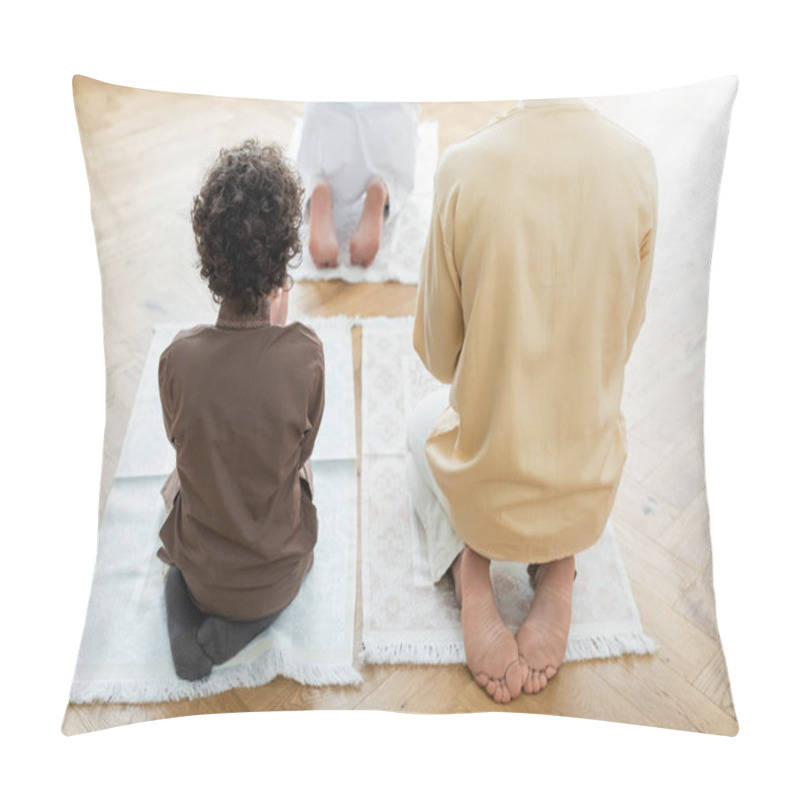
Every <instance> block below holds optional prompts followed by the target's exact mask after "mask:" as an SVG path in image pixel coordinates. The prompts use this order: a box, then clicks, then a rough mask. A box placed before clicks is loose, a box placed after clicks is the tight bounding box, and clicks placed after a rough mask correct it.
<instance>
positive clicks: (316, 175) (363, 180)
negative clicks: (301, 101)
mask: <svg viewBox="0 0 800 800" xmlns="http://www.w3.org/2000/svg"><path fill="white" fill-rule="evenodd" d="M418 121H419V105H418V104H417V103H306V108H305V115H304V118H303V131H302V138H301V141H300V148H299V151H298V155H297V167H298V170H299V171H300V174H301V176H302V178H303V183H304V185H305V187H306V192H307V196H308V197H309V204H308V205H309V251H310V253H311V258H312V260H313V261H314V263H315V264H316V266H317V267H320V268H324V267H335V266H336V265H337V263H338V260H339V240H338V235H337V234H344V233H345V232H347V230H348V227H350V225H349V223H350V222H351V221H354V220H355V218H356V217H357V215H358V214H359V212H360V218H358V224H357V225H356V226H355V230H354V231H353V233H352V235H351V236H350V263H351V264H354V265H359V266H363V267H368V266H369V265H370V264H372V262H373V261H374V260H375V256H376V255H377V253H378V250H379V248H380V243H381V233H382V231H383V224H384V222H385V221H386V220H387V219H388V218H389V216H390V215H393V214H396V213H397V211H398V210H399V209H400V207H401V206H402V204H403V201H404V200H405V199H406V198H407V197H408V195H409V194H410V193H411V191H412V189H413V188H414V166H415V160H416V152H417V124H418Z"/></svg>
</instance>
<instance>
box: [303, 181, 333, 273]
mask: <svg viewBox="0 0 800 800" xmlns="http://www.w3.org/2000/svg"><path fill="white" fill-rule="evenodd" d="M309 215H310V220H309V231H308V251H309V252H310V253H311V258H312V259H313V261H314V263H315V264H316V265H317V267H335V266H336V264H337V262H338V260H339V242H338V240H337V239H336V228H335V227H334V224H333V199H332V197H331V190H330V187H329V186H328V184H327V183H318V184H317V185H316V186H315V187H314V191H313V192H311V200H310V202H309Z"/></svg>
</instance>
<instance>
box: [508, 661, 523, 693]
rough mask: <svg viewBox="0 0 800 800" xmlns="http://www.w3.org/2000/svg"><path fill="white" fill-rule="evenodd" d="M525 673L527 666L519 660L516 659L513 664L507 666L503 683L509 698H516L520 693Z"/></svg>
mask: <svg viewBox="0 0 800 800" xmlns="http://www.w3.org/2000/svg"><path fill="white" fill-rule="evenodd" d="M527 671H528V669H527V664H525V662H524V661H522V660H521V659H518V660H517V661H515V662H514V663H513V664H509V666H508V668H507V669H506V674H505V683H506V686H507V687H508V691H509V693H510V697H512V698H513V697H517V696H518V695H519V693H520V692H521V691H522V684H523V682H524V681H525V676H526V673H527Z"/></svg>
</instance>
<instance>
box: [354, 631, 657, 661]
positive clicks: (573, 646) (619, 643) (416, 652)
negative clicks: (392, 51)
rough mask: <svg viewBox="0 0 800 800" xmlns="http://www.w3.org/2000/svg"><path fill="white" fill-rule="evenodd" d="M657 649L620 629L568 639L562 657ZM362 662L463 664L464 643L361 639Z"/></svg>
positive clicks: (577, 658)
mask: <svg viewBox="0 0 800 800" xmlns="http://www.w3.org/2000/svg"><path fill="white" fill-rule="evenodd" d="M657 649H658V647H657V645H656V643H655V642H654V641H653V640H652V639H651V638H650V637H649V636H645V635H644V634H643V633H636V632H631V633H619V634H609V635H603V636H587V637H582V638H580V639H575V640H573V639H570V640H569V642H568V643H567V652H566V655H565V656H564V661H588V660H590V659H593V658H616V657H618V656H623V655H626V654H627V653H633V654H636V655H650V654H652V653H655V651H656V650H657ZM360 661H361V663H362V664H464V663H465V662H466V658H465V655H464V645H463V644H461V643H455V642H440V643H432V642H424V643H419V642H418V643H409V642H390V643H380V644H379V643H376V642H364V643H362V645H361V654H360Z"/></svg>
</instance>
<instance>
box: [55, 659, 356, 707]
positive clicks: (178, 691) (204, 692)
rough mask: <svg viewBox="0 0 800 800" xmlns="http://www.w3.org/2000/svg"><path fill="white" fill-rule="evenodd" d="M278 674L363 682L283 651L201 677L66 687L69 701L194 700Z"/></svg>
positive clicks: (346, 668)
mask: <svg viewBox="0 0 800 800" xmlns="http://www.w3.org/2000/svg"><path fill="white" fill-rule="evenodd" d="M279 675H282V676H283V677H285V678H290V679H291V680H294V681H297V682H298V683H301V684H303V685H305V686H353V685H358V684H360V683H362V682H363V678H362V677H361V675H360V674H359V673H358V671H357V670H356V669H355V667H353V666H352V665H350V664H327V665H319V664H300V663H297V662H291V661H289V662H287V661H286V660H285V659H284V657H283V654H281V653H278V654H273V655H271V657H270V658H264V659H262V660H260V661H259V662H258V663H257V664H249V665H242V666H241V667H238V668H236V670H235V671H233V670H231V671H229V672H227V673H226V672H222V673H217V674H214V673H213V672H212V673H211V675H209V677H208V678H205V679H203V680H201V681H196V682H190V681H182V680H181V679H180V678H178V677H177V676H176V677H175V678H170V679H167V680H160V681H153V680H152V679H147V680H136V679H132V680H127V681H126V680H123V681H119V680H117V681H114V680H111V681H99V680H88V681H75V682H74V683H73V684H72V688H71V689H70V701H71V702H73V703H160V702H168V701H172V700H195V699H198V698H201V697H208V696H209V695H214V694H221V693H222V692H227V691H228V690H230V689H251V688H255V687H257V686H264V685H266V684H268V683H270V681H272V680H273V679H275V678H276V677H278V676H279Z"/></svg>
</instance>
